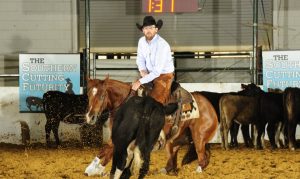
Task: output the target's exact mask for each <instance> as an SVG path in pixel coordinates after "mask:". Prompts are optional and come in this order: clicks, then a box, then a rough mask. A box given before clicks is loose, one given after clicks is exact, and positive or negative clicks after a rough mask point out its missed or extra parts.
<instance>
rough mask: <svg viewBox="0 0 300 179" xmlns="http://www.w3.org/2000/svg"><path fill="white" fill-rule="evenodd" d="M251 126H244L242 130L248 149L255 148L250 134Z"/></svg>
mask: <svg viewBox="0 0 300 179" xmlns="http://www.w3.org/2000/svg"><path fill="white" fill-rule="evenodd" d="M249 126H250V125H249V124H246V125H242V127H241V130H242V134H243V138H244V143H245V146H246V147H253V143H252V140H251V137H250V133H249Z"/></svg>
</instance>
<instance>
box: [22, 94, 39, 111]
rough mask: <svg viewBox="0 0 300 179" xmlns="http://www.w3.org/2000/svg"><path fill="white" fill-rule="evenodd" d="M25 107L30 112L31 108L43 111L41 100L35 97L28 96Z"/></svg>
mask: <svg viewBox="0 0 300 179" xmlns="http://www.w3.org/2000/svg"><path fill="white" fill-rule="evenodd" d="M26 105H27V107H28V109H29V110H30V111H32V109H31V106H35V110H36V111H38V110H43V100H42V99H41V98H39V97H36V96H28V97H27V98H26Z"/></svg>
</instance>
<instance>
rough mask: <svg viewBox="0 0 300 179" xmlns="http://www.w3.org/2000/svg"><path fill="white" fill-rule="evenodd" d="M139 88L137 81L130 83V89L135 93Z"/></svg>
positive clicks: (139, 84)
mask: <svg viewBox="0 0 300 179" xmlns="http://www.w3.org/2000/svg"><path fill="white" fill-rule="evenodd" d="M140 86H141V82H140V81H139V80H137V81H135V82H133V83H132V86H131V89H132V90H134V91H136V90H137V89H139V87H140Z"/></svg>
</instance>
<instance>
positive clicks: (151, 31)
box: [143, 25, 158, 40]
mask: <svg viewBox="0 0 300 179" xmlns="http://www.w3.org/2000/svg"><path fill="white" fill-rule="evenodd" d="M157 31H158V29H157V28H156V27H155V25H150V26H145V27H143V33H144V35H145V37H146V40H152V39H153V37H154V36H155V34H156V33H157Z"/></svg>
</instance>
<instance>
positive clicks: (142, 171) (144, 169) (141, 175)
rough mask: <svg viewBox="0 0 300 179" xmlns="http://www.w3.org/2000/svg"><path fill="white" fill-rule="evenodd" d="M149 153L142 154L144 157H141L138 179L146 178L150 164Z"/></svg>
mask: <svg viewBox="0 0 300 179" xmlns="http://www.w3.org/2000/svg"><path fill="white" fill-rule="evenodd" d="M150 152H151V151H147V152H145V153H144V156H143V165H142V167H141V169H140V171H139V177H138V178H139V179H142V178H144V177H145V176H146V174H147V173H148V171H149V163H150Z"/></svg>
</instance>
